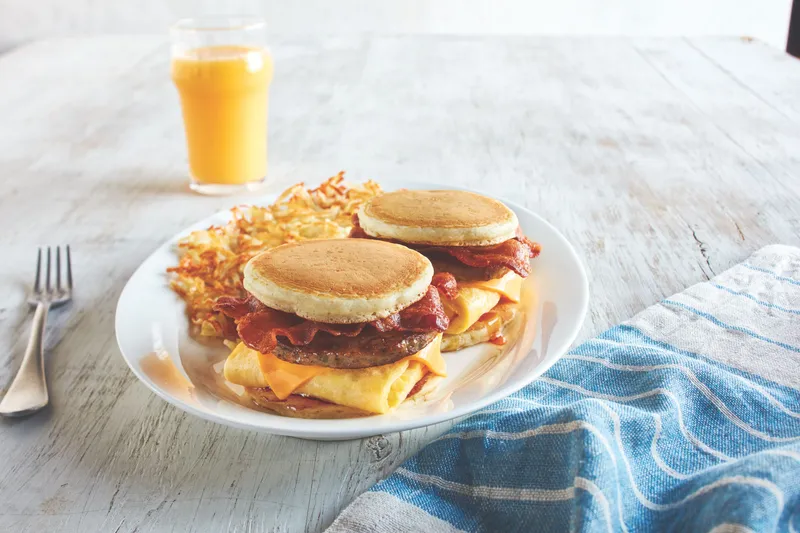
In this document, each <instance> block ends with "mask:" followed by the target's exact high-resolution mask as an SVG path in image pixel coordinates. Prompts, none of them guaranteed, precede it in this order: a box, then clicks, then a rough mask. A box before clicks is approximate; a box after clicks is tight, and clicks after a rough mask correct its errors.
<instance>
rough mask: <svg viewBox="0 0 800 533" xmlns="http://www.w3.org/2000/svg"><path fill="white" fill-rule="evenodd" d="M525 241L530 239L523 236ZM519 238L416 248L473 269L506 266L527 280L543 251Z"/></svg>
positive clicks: (534, 244)
mask: <svg viewBox="0 0 800 533" xmlns="http://www.w3.org/2000/svg"><path fill="white" fill-rule="evenodd" d="M522 238H523V239H525V241H528V242H530V241H529V240H528V238H527V237H525V236H524V235H523V236H522ZM525 241H523V240H521V239H520V238H519V237H515V238H513V239H508V240H507V241H504V242H501V243H500V244H494V245H491V246H415V247H414V248H415V249H416V250H417V251H418V252H420V253H422V254H426V253H433V252H441V253H446V254H448V255H451V256H452V257H454V258H455V259H456V260H457V261H458V262H460V263H463V264H465V265H467V266H471V267H495V266H504V267H506V268H507V269H509V270H513V271H514V272H515V273H516V274H517V275H519V276H521V277H523V278H527V277H528V276H529V275H530V274H531V263H530V260H531V259H532V258H534V257H536V256H537V255H539V252H540V251H541V247H540V246H539V245H538V244H536V243H532V242H531V243H530V244H531V245H532V246H531V245H529V244H528V243H526V242H525Z"/></svg>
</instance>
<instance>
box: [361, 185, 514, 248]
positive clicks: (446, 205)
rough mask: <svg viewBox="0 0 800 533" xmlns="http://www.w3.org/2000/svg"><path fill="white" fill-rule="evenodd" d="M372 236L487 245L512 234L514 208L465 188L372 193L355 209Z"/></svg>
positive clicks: (402, 239) (501, 240)
mask: <svg viewBox="0 0 800 533" xmlns="http://www.w3.org/2000/svg"><path fill="white" fill-rule="evenodd" d="M358 220H359V224H360V225H361V228H362V229H363V230H364V231H365V232H366V233H367V234H368V235H370V236H372V237H377V238H380V239H392V240H397V241H402V242H407V243H412V244H431V245H439V246H486V245H491V244H497V243H500V242H503V241H507V240H508V239H512V238H514V236H515V235H516V231H517V227H518V226H519V222H518V221H517V216H516V215H515V214H514V212H513V211H512V210H511V209H509V208H508V207H506V206H505V205H504V204H503V203H502V202H499V201H497V200H495V199H493V198H489V197H488V196H483V195H481V194H477V193H473V192H468V191H455V190H445V191H418V190H401V191H395V192H389V193H385V194H382V195H379V196H376V197H374V198H372V199H371V200H369V201H368V202H366V203H365V204H364V205H362V206H361V209H360V210H359V212H358Z"/></svg>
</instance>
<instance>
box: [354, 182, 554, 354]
mask: <svg viewBox="0 0 800 533" xmlns="http://www.w3.org/2000/svg"><path fill="white" fill-rule="evenodd" d="M350 237H356V238H371V239H382V240H385V241H390V242H396V243H401V244H404V245H406V246H408V247H411V248H413V249H414V250H417V251H418V252H420V253H421V254H423V255H425V256H426V257H428V258H429V259H430V260H431V262H432V264H433V266H434V269H435V272H436V276H437V277H438V278H440V279H442V280H444V279H447V280H448V283H444V282H443V281H441V282H440V284H441V285H442V286H443V287H446V288H447V291H446V293H443V298H442V304H443V305H444V309H445V313H446V314H447V316H448V318H449V319H450V323H449V325H448V327H447V329H446V330H445V334H444V338H443V340H442V351H452V350H459V349H461V348H465V347H467V346H472V345H474V344H478V343H481V342H487V341H491V342H495V343H497V344H502V343H504V342H505V338H504V336H503V335H504V333H508V332H509V331H512V329H513V328H515V327H516V325H517V324H519V322H520V321H521V317H522V312H521V310H520V306H519V302H520V294H521V290H522V282H523V278H526V277H528V276H529V275H530V273H531V265H530V260H531V259H532V258H534V257H536V256H537V255H539V252H540V250H541V248H540V246H539V245H538V244H536V243H534V242H532V241H530V240H529V239H528V238H527V237H525V235H523V233H522V231H521V229H520V227H519V222H518V220H517V216H516V215H515V214H514V212H513V211H512V210H511V209H509V208H508V207H507V206H506V205H505V204H503V203H502V202H500V201H498V200H495V199H493V198H489V197H488V196H483V195H481V194H477V193H473V192H468V191H457V190H441V191H422V190H400V191H395V192H389V193H385V194H382V195H380V196H376V197H375V198H372V199H371V200H369V201H368V202H366V203H365V204H364V205H362V206H361V208H360V209H359V211H358V213H357V214H355V215H354V216H353V229H352V231H351V233H350Z"/></svg>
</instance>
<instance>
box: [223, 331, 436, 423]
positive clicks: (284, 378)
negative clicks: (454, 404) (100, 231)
mask: <svg viewBox="0 0 800 533" xmlns="http://www.w3.org/2000/svg"><path fill="white" fill-rule="evenodd" d="M441 342H442V336H441V334H439V335H437V336H436V338H435V339H434V340H433V341H432V342H431V343H430V344H428V346H426V347H425V348H423V349H422V350H420V351H419V352H417V353H416V354H414V355H410V356H408V357H404V358H403V359H400V360H399V361H396V362H394V363H391V364H388V365H382V366H374V367H370V368H358V369H339V368H328V367H324V366H313V365H298V364H294V363H288V362H286V361H283V360H281V359H278V358H277V357H275V356H274V355H273V354H262V353H260V352H257V351H255V350H253V349H251V348H248V347H247V346H245V345H244V344H242V343H240V344H239V345H238V346H237V347H236V348H235V349H234V350H233V351H232V352H231V354H230V355H229V356H228V359H227V361H226V362H225V370H224V374H225V379H227V380H228V381H230V382H231V383H235V384H237V385H242V386H244V387H256V388H257V387H269V388H270V389H272V391H273V392H274V393H275V395H276V396H278V398H280V399H286V398H288V397H289V395H291V394H303V395H306V396H311V397H313V398H318V399H320V400H325V401H327V402H331V403H335V404H338V405H345V406H348V407H353V408H356V409H361V410H364V411H368V412H371V413H381V414H382V413H388V412H389V411H391V410H393V409H394V408H396V407H397V406H398V405H400V404H401V403H402V402H403V401H404V400H405V399H406V398H407V397H408V394H409V393H410V392H411V390H412V389H413V388H414V386H415V385H416V384H417V383H418V382H419V380H420V379H422V377H423V376H424V375H425V374H426V373H427V372H432V373H433V374H435V375H437V376H446V370H445V362H444V359H443V358H442V354H441Z"/></svg>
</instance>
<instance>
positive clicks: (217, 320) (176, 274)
mask: <svg viewBox="0 0 800 533" xmlns="http://www.w3.org/2000/svg"><path fill="white" fill-rule="evenodd" d="M382 192H383V191H382V190H381V188H380V186H379V185H378V184H377V183H375V182H374V181H371V180H370V181H367V182H365V183H362V184H360V185H351V184H348V183H347V182H346V181H344V172H340V173H339V174H338V175H336V176H333V177H332V178H329V179H328V180H327V181H325V182H324V183H323V184H322V185H320V186H319V187H317V188H316V189H306V188H305V186H304V184H303V183H298V184H297V185H294V186H293V187H290V188H289V189H286V190H285V191H284V192H283V193H282V194H281V195H280V196H279V197H278V199H277V200H276V201H275V203H273V204H272V205H269V206H265V207H260V206H253V205H241V206H236V207H234V208H233V209H231V214H232V218H231V220H230V222H228V223H227V224H225V225H224V226H211V227H210V228H208V229H207V230H201V231H194V232H192V233H191V234H189V235H188V236H187V237H184V238H183V239H181V240H180V242H179V243H178V256H179V261H178V265H177V266H174V267H170V268H168V269H167V272H168V273H170V275H171V279H170V287H171V288H172V289H173V290H174V291H175V292H177V293H178V294H179V295H180V296H181V298H183V300H184V301H185V302H186V312H187V314H188V316H189V321H190V323H191V329H192V334H193V335H200V336H205V337H224V338H227V339H236V338H237V333H236V324H235V323H234V321H233V319H231V318H228V317H226V316H225V315H223V314H222V313H220V312H218V311H214V309H213V306H214V302H215V301H216V300H217V298H219V297H221V296H232V297H237V298H240V297H243V296H245V295H246V292H245V290H244V287H243V286H242V271H243V269H244V266H245V264H247V262H248V261H249V260H250V258H251V257H253V256H255V255H256V254H258V253H260V252H263V251H264V250H268V249H270V248H274V247H276V246H280V245H281V244H286V243H288V242H295V241H302V240H308V239H331V238H344V237H347V235H348V233H349V232H350V229H351V227H352V221H351V219H352V216H353V213H355V212H356V211H357V210H358V208H359V206H361V204H363V203H364V202H365V201H367V200H369V199H370V198H372V197H374V196H377V195H379V194H381V193H382Z"/></svg>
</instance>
